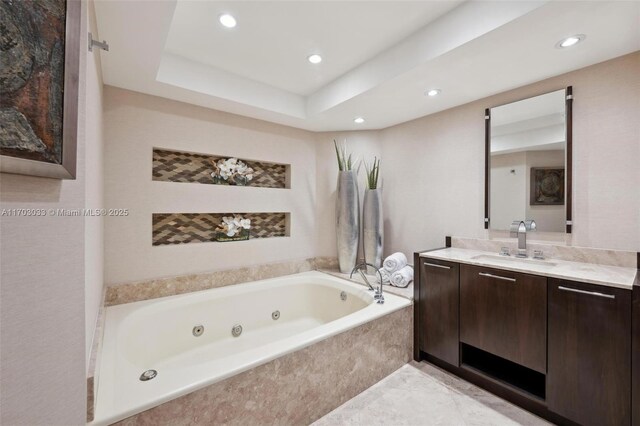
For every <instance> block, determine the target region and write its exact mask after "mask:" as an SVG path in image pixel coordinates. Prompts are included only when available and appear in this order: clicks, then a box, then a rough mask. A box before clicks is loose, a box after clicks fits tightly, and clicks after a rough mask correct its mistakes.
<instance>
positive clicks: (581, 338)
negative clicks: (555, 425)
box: [547, 278, 631, 426]
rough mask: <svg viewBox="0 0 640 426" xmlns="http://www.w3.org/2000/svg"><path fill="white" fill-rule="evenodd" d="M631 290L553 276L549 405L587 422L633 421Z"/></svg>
mask: <svg viewBox="0 0 640 426" xmlns="http://www.w3.org/2000/svg"><path fill="white" fill-rule="evenodd" d="M630 401H631V291H628V290H623V289H615V288H610V287H603V286H597V285H590V284H582V283H576V282H572V281H564V280H559V279H555V278H550V279H549V372H548V374H547V405H548V407H549V409H550V410H551V411H554V412H556V413H558V414H560V415H562V416H564V417H566V418H568V419H570V420H573V421H575V422H577V423H580V424H583V425H594V426H595V425H598V426H605V425H629V424H630V423H631V414H630V412H631V407H630Z"/></svg>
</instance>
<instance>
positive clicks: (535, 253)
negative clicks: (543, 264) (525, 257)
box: [533, 250, 544, 260]
mask: <svg viewBox="0 0 640 426" xmlns="http://www.w3.org/2000/svg"><path fill="white" fill-rule="evenodd" d="M533 258H534V259H540V260H543V259H544V253H543V252H542V250H534V251H533Z"/></svg>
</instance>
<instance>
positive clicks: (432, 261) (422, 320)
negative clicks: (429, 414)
mask: <svg viewBox="0 0 640 426" xmlns="http://www.w3.org/2000/svg"><path fill="white" fill-rule="evenodd" d="M414 261H415V272H416V280H415V281H416V285H415V300H416V304H415V309H416V310H415V318H414V321H415V340H414V357H415V359H416V360H418V361H419V360H427V361H429V362H432V363H433V364H436V365H438V366H440V367H441V368H444V369H446V370H448V371H450V372H452V373H454V374H456V375H458V376H460V377H462V378H464V379H466V380H468V381H470V382H473V383H475V384H477V385H479V386H481V387H484V388H486V389H487V390H489V391H491V392H493V393H495V394H496V395H498V396H501V397H503V398H505V399H507V400H510V401H512V402H514V403H516V404H518V405H520V406H522V407H524V408H526V409H528V410H529V411H532V412H534V413H536V414H538V415H540V416H542V417H545V418H547V419H549V420H551V421H553V422H555V423H560V424H571V423H577V424H583V425H598V426H603V425H631V424H633V425H637V424H640V417H638V416H639V414H638V410H639V409H640V408H639V406H640V402H639V401H638V399H639V397H640V395H639V394H638V393H639V390H638V386H639V384H638V382H639V372H638V369H640V365H638V364H639V360H638V357H639V354H638V352H639V351H640V330H638V326H639V325H640V321H639V317H640V302H639V300H640V297H639V296H640V284H639V283H638V278H637V270H636V269H635V268H623V267H616V266H606V265H599V264H593V263H580V262H570V261H563V260H555V259H548V260H535V259H531V258H529V259H516V258H514V257H509V256H499V255H497V254H494V253H491V252H484V251H478V250H472V249H465V248H452V247H447V248H444V249H438V250H433V251H427V252H421V253H416V254H415V258H414ZM632 305H633V309H632ZM632 318H633V319H632ZM632 345H634V346H633V347H632ZM632 358H633V359H632ZM632 364H633V366H632ZM634 367H635V368H634ZM632 374H633V376H632ZM632 387H633V388H634V389H632ZM632 396H633V397H634V398H635V402H632ZM632 411H635V412H634V413H633V420H632Z"/></svg>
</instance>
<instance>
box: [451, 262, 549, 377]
mask: <svg viewBox="0 0 640 426" xmlns="http://www.w3.org/2000/svg"><path fill="white" fill-rule="evenodd" d="M460 341H461V342H464V343H467V344H469V345H471V346H475V347H476V348H479V349H482V350H484V351H487V352H490V353H492V354H494V355H497V356H499V357H502V358H505V359H508V360H510V361H513V362H515V363H517V364H520V365H523V366H525V367H528V368H530V369H532V370H535V371H538V372H540V373H543V374H545V373H546V371H547V279H546V278H545V277H539V276H535V275H527V274H519V273H516V272H510V271H504V270H499V269H492V268H485V267H477V266H471V265H460Z"/></svg>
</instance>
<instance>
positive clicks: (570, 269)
mask: <svg viewBox="0 0 640 426" xmlns="http://www.w3.org/2000/svg"><path fill="white" fill-rule="evenodd" d="M480 256H482V258H479V257H480ZM420 257H425V258H430V259H439V260H445V261H450V262H457V263H466V264H469V265H477V266H486V267H491V268H496V269H504V270H507V271H514V272H523V273H527V274H534V275H543V276H546V277H553V278H560V279H566V280H571V281H579V282H584V283H589V284H598V285H603V286H608V287H617V288H623V289H627V290H631V289H632V288H633V283H634V281H635V278H636V274H637V272H638V270H637V269H636V268H623V267H620V266H608V265H599V264H595V263H582V262H570V261H567V260H558V259H545V260H536V259H531V258H528V259H518V258H514V257H513V256H512V257H505V258H502V257H501V256H499V255H498V254H497V253H491V252H486V251H479V250H472V249H463V248H446V249H440V250H433V251H428V252H423V253H420ZM514 261H516V262H514Z"/></svg>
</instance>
